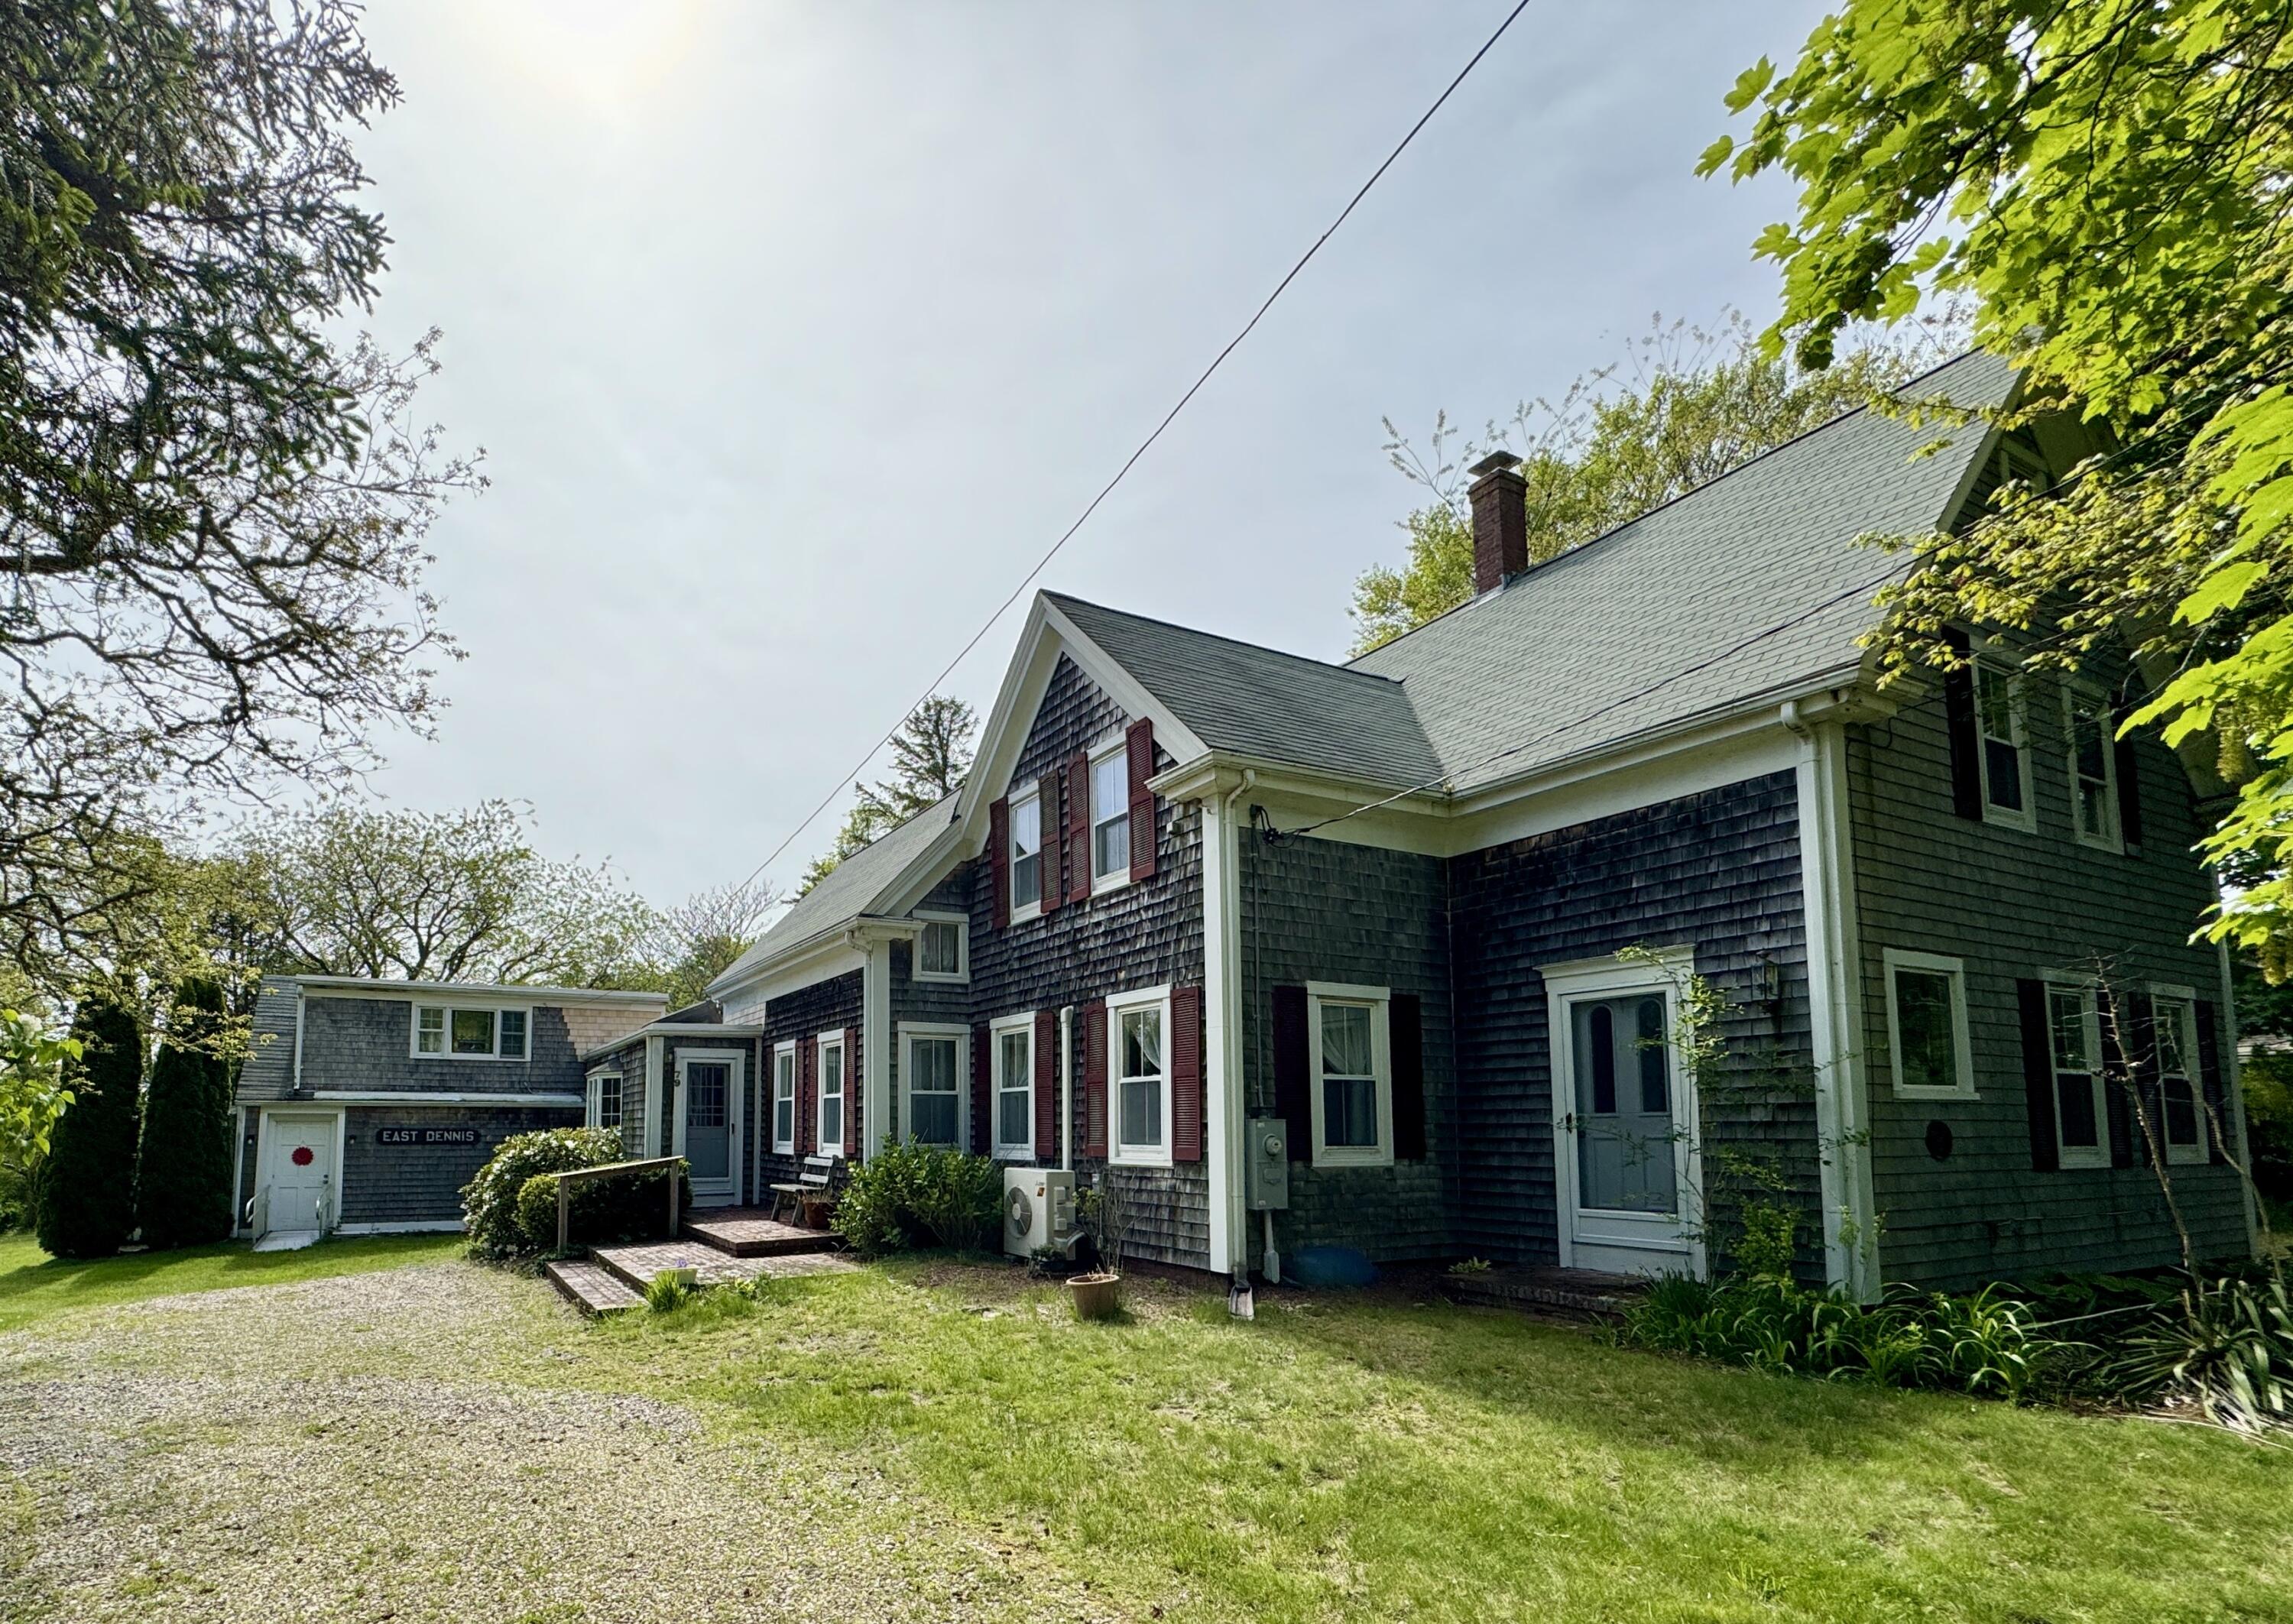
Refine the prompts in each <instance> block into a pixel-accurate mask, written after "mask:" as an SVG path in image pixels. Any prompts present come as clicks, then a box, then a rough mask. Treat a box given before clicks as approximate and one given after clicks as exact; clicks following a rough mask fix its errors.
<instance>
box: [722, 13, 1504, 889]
mask: <svg viewBox="0 0 2293 1624" xmlns="http://www.w3.org/2000/svg"><path fill="white" fill-rule="evenodd" d="M1528 5H1529V0H1518V4H1515V5H1514V6H1513V8H1512V9H1511V11H1509V12H1506V13H1505V15H1504V20H1503V21H1502V22H1500V23H1498V24H1497V26H1496V28H1495V32H1493V33H1492V34H1490V36H1488V38H1487V39H1486V40H1483V41H1482V42H1481V48H1480V49H1479V50H1478V51H1476V52H1474V53H1473V54H1472V55H1471V57H1470V58H1468V59H1467V60H1466V62H1465V65H1464V66H1463V67H1462V68H1460V69H1458V70H1457V74H1456V77H1454V78H1453V79H1451V80H1450V81H1449V83H1448V85H1447V86H1446V88H1444V89H1443V91H1442V92H1441V93H1440V94H1439V95H1438V96H1436V97H1434V98H1433V103H1432V105H1431V106H1430V107H1428V108H1427V109H1425V110H1424V111H1423V112H1422V113H1421V114H1419V115H1418V117H1417V122H1416V123H1414V124H1413V125H1410V126H1409V131H1408V133H1406V134H1405V135H1404V136H1403V137H1402V138H1401V140H1400V141H1398V142H1397V143H1396V144H1395V146H1394V149H1393V150H1392V151H1390V152H1389V153H1387V154H1386V155H1385V161H1384V162H1383V163H1381V164H1380V165H1379V166H1377V167H1376V168H1375V169H1374V170H1373V171H1371V172H1370V177H1369V179H1367V180H1366V181H1364V182H1362V183H1361V185H1360V186H1359V187H1358V188H1357V189H1356V190H1355V191H1354V195H1353V196H1352V197H1350V198H1347V199H1346V206H1345V207H1343V208H1341V209H1340V210H1339V211H1338V214H1337V218H1336V219H1334V220H1333V221H1331V222H1330V223H1329V224H1328V225H1327V226H1325V227H1324V228H1323V230H1322V234H1321V235H1320V236H1319V237H1317V238H1315V239H1314V242H1313V246H1310V247H1309V248H1308V249H1307V250H1306V252H1305V253H1303V254H1301V255H1299V256H1298V263H1296V264H1294V265H1292V266H1291V267H1290V269H1289V270H1288V271H1285V272H1284V274H1283V277H1282V279H1281V280H1280V281H1279V282H1276V284H1275V285H1274V291H1273V292H1272V293H1270V294H1268V295H1266V298H1265V300H1264V302H1263V303H1260V305H1259V307H1258V308H1257V309H1256V310H1255V311H1252V312H1251V317H1250V319H1249V320H1248V321H1245V322H1244V323H1243V324H1242V328H1241V330H1240V331H1239V332H1237V333H1236V334H1235V335H1234V336H1233V337H1232V338H1229V339H1228V340H1227V341H1226V345H1225V347H1224V348H1223V349H1221V350H1219V352H1218V353H1217V354H1216V355H1214V356H1212V357H1211V364H1210V365H1209V366H1207V367H1205V368H1203V371H1202V376H1200V377H1197V378H1196V379H1195V381H1194V382H1193V383H1192V384H1188V385H1187V392H1186V393H1184V394H1182V395H1180V396H1179V400H1178V403H1177V404H1176V405H1174V406H1172V407H1171V409H1170V410H1169V411H1167V412H1165V413H1163V418H1162V421H1161V422H1159V423H1157V424H1155V427H1154V430H1153V432H1150V433H1149V434H1148V435H1147V438H1146V439H1144V440H1140V441H1139V442H1138V448H1137V449H1135V450H1133V451H1132V452H1131V453H1130V456H1127V457H1125V458H1124V459H1123V462H1122V466H1121V467H1120V468H1117V469H1116V470H1115V471H1114V478H1113V479H1111V480H1109V481H1106V484H1105V485H1102V486H1101V487H1099V490H1098V495H1097V496H1095V497H1091V499H1090V502H1089V503H1088V504H1086V505H1084V507H1083V510H1082V513H1078V514H1076V515H1075V520H1074V523H1073V524H1070V525H1069V526H1067V528H1066V529H1065V530H1062V531H1061V532H1060V533H1059V538H1058V539H1057V541H1055V542H1053V543H1052V544H1051V545H1050V546H1049V548H1048V549H1047V550H1046V551H1045V552H1044V553H1043V555H1042V556H1041V558H1039V559H1037V560H1036V561H1035V565H1034V568H1033V569H1032V570H1028V571H1027V573H1026V574H1025V575H1024V576H1022V577H1020V578H1019V584H1018V585H1017V586H1014V587H1013V588H1012V589H1011V592H1010V595H1009V596H1008V597H1006V598H1005V599H1004V600H1003V601H1002V602H1001V603H998V604H997V605H996V606H995V610H994V612H993V614H991V615H989V616H988V617H987V618H986V619H985V620H984V621H982V622H981V623H980V626H979V629H978V630H977V631H976V632H974V633H972V634H971V635H970V636H969V637H968V638H967V639H966V640H965V642H964V644H963V646H962V647H961V648H960V649H958V650H956V651H955V658H952V659H951V660H949V661H948V662H947V664H946V665H945V666H944V667H941V668H940V673H939V675H937V676H936V677H934V678H932V680H931V682H930V683H929V684H928V685H927V686H926V687H925V689H924V691H923V692H922V693H920V694H919V695H918V696H917V697H916V699H915V700H914V702H913V703H912V704H911V705H909V706H908V707H907V708H906V709H905V710H903V711H902V712H901V713H900V717H899V720H898V721H896V722H895V723H893V724H892V727H891V730H890V731H888V732H887V733H886V734H885V735H884V736H883V737H882V738H881V739H878V740H877V741H876V742H875V743H874V744H872V745H871V746H869V747H868V751H867V754H865V755H863V756H861V758H860V759H859V760H858V761H857V762H855V764H853V767H852V770H851V771H850V772H847V773H845V774H844V775H843V776H842V777H841V778H839V779H838V780H836V783H835V786H834V788H831V789H830V790H829V792H828V793H827V794H826V795H824V796H822V797H821V799H820V803H819V804H817V805H816V806H814V808H813V809H812V810H811V811H810V812H806V814H805V815H804V821H803V822H801V823H799V824H798V825H797V826H796V827H795V828H792V829H790V831H789V832H788V836H787V837H786V838H785V839H783V840H782V842H781V843H780V844H778V845H776V846H774V848H773V850H772V852H771V854H770V855H769V856H767V857H766V859H765V860H764V861H762V862H760V863H758V865H757V866H756V867H755V868H754V869H750V870H749V878H748V880H743V881H742V882H741V884H743V885H747V884H748V883H749V881H752V880H754V879H755V878H756V877H757V876H758V875H759V874H762V873H763V872H764V871H765V870H766V869H769V868H771V867H772V866H773V865H774V863H776V862H778V861H779V860H781V858H782V856H783V855H785V854H786V852H787V851H788V849H789V847H790V846H792V845H794V844H796V838H797V836H799V835H801V834H803V833H804V831H805V830H806V829H807V828H811V827H812V823H813V820H814V819H816V818H818V817H819V816H820V814H821V813H822V812H826V811H827V810H828V809H829V807H830V806H831V805H832V804H834V803H835V800H836V797H837V796H839V795H841V794H843V793H844V786H845V785H846V784H847V783H851V782H855V781H856V780H858V779H859V777H860V775H861V774H862V773H863V772H866V771H867V770H868V764H869V763H870V762H871V761H873V760H875V759H876V753H877V752H878V751H879V750H881V749H883V748H884V747H886V746H887V745H888V744H890V743H891V742H892V740H893V739H895V738H897V737H898V736H899V731H900V729H901V727H902V726H903V725H904V724H905V723H906V722H907V719H908V717H909V716H910V715H912V714H913V712H914V710H915V708H916V707H917V706H919V705H921V704H922V703H923V702H924V701H925V700H926V699H930V698H931V697H932V695H934V694H935V693H937V692H938V691H939V687H940V684H941V683H944V682H946V681H947V679H948V678H949V676H951V675H953V673H954V671H955V668H956V667H958V666H960V665H961V664H962V663H963V662H964V660H965V659H966V658H968V657H969V655H970V653H971V651H972V650H974V649H976V648H977V647H978V646H979V644H980V641H981V640H982V639H983V638H984V637H985V636H986V635H987V634H988V633H989V632H990V631H992V630H993V629H994V626H995V623H996V622H997V621H999V620H1001V618H1003V617H1004V615H1005V614H1006V613H1008V612H1009V610H1010V608H1011V606H1012V605H1013V604H1014V603H1017V602H1018V601H1019V599H1020V597H1021V596H1022V595H1023V594H1025V592H1026V590H1027V588H1028V587H1030V586H1033V585H1034V584H1035V580H1036V578H1038V577H1039V576H1041V574H1042V573H1043V571H1044V570H1047V569H1049V567H1050V563H1051V561H1052V560H1053V559H1055V558H1057V556H1058V555H1059V553H1060V551H1061V549H1063V548H1064V547H1065V545H1067V543H1068V542H1070V541H1072V540H1074V536H1075V532H1076V531H1078V530H1080V529H1082V527H1083V526H1084V524H1086V523H1087V522H1089V521H1090V516H1091V515H1092V514H1093V513H1097V512H1098V507H1099V504H1101V503H1102V502H1105V501H1106V498H1107V497H1110V496H1113V495H1114V488H1115V487H1116V486H1118V485H1120V484H1122V481H1123V480H1124V478H1125V477H1126V476H1128V475H1129V473H1130V471H1131V469H1133V468H1135V467H1136V466H1138V460H1139V458H1141V457H1143V456H1146V455H1147V452H1148V451H1149V450H1151V449H1153V448H1154V445H1155V441H1156V440H1160V439H1162V438H1163V431H1164V430H1165V429H1167V428H1169V427H1170V426H1171V424H1172V423H1174V422H1176V421H1177V420H1178V416H1179V413H1180V412H1182V411H1184V410H1186V409H1187V404H1188V403H1189V402H1190V401H1192V400H1194V398H1195V396H1196V395H1197V394H1200V393H1201V392H1202V390H1203V385H1204V384H1208V383H1209V382H1210V381H1211V377H1212V376H1215V375H1216V374H1217V372H1218V369H1219V368H1220V367H1222V366H1224V365H1225V364H1226V360H1227V357H1228V356H1229V355H1232V354H1233V353H1234V352H1235V351H1236V348H1238V347H1239V346H1240V345H1241V343H1242V341H1243V340H1244V339H1245V338H1247V337H1249V336H1250V335H1251V333H1252V330H1253V329H1254V328H1256V327H1257V326H1258V324H1259V322H1260V321H1261V320H1263V319H1265V316H1266V312H1267V311H1270V310H1272V309H1273V308H1274V302H1275V301H1276V300H1277V299H1279V298H1280V297H1281V296H1282V295H1284V293H1285V292H1287V291H1288V290H1289V287H1290V284H1291V283H1292V282H1294V281H1296V280H1297V279H1298V273H1299V272H1300V271H1303V270H1305V269H1306V267H1307V266H1308V265H1309V264H1310V263H1312V262H1313V258H1314V256H1315V255H1317V254H1319V253H1320V252H1321V251H1322V245H1323V244H1325V243H1326V242H1328V241H1329V240H1330V238H1332V237H1333V236H1334V235H1336V233H1337V230H1338V228H1339V227H1340V226H1341V225H1343V224H1345V222H1346V220H1347V218H1348V216H1349V215H1350V214H1352V213H1353V212H1354V210H1355V209H1356V208H1357V207H1358V206H1360V203H1361V200H1362V199H1363V198H1366V197H1367V196H1369V193H1370V189H1371V188H1372V187H1373V186H1375V185H1376V184H1377V183H1378V182H1380V181H1381V180H1383V179H1384V178H1385V172H1386V171H1387V170H1389V169H1390V168H1392V167H1393V166H1394V163H1395V161H1396V160H1398V158H1400V157H1401V155H1402V154H1403V153H1404V152H1406V151H1407V150H1408V149H1409V143H1410V142H1412V141H1415V140H1416V139H1417V135H1418V132H1420V131H1421V130H1422V129H1424V127H1425V126H1426V125H1428V124H1430V123H1431V122H1432V120H1433V115H1434V114H1436V113H1438V112H1439V111H1440V110H1441V109H1442V106H1443V104H1444V103H1446V101H1448V100H1449V98H1450V97H1451V96H1453V95H1454V94H1455V93H1456V91H1457V87H1458V86H1459V85H1462V84H1463V83H1464V82H1465V79H1466V77H1467V76H1468V75H1470V74H1471V72H1472V71H1473V69H1476V68H1478V67H1479V66H1480V63H1481V59H1482V58H1483V57H1485V56H1487V54H1488V53H1489V52H1490V51H1491V50H1492V49H1493V48H1495V44H1496V43H1497V41H1499V40H1501V39H1503V37H1504V36H1505V30H1506V29H1508V28H1511V27H1512V25H1513V23H1514V21H1515V20H1517V19H1518V18H1519V16H1520V14H1521V13H1522V12H1525V11H1527V9H1528Z"/></svg>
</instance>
